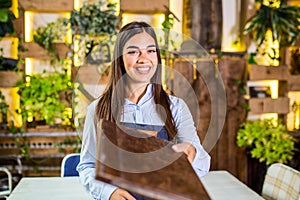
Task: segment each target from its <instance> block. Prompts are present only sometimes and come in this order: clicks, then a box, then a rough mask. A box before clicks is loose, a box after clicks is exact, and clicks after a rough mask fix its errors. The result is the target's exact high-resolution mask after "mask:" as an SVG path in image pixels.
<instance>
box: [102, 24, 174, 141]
mask: <svg viewBox="0 0 300 200" xmlns="http://www.w3.org/2000/svg"><path fill="white" fill-rule="evenodd" d="M142 32H146V33H148V34H149V35H150V36H151V37H152V38H153V39H154V41H155V45H156V47H157V58H158V66H157V69H156V72H155V74H154V75H153V77H152V78H151V83H152V85H153V86H152V94H153V95H154V102H155V103H156V104H158V105H161V106H157V107H156V108H157V109H156V110H157V112H158V114H159V116H160V118H161V119H162V120H164V119H165V127H166V129H167V131H168V135H169V138H170V139H173V138H174V136H175V135H176V133H177V129H176V125H175V121H174V118H173V116H172V113H171V109H170V99H169V96H168V94H167V93H166V92H165V90H164V89H163V88H162V85H161V57H160V50H159V48H158V43H157V38H156V34H155V32H154V30H153V28H152V27H151V26H150V25H149V24H147V23H145V22H131V23H129V24H127V25H125V26H124V27H122V28H121V30H120V32H119V34H118V36H117V39H116V44H115V48H114V53H113V61H112V63H111V67H110V78H109V81H108V84H107V86H106V89H105V91H104V93H103V94H102V95H101V96H100V99H99V103H98V105H97V107H96V117H97V119H98V120H99V119H106V120H109V121H113V122H115V121H118V120H120V115H121V113H122V111H123V106H124V99H125V85H126V78H125V77H126V76H124V75H126V71H125V67H124V61H123V56H122V54H123V48H124V46H125V44H126V42H127V41H128V40H129V39H130V38H131V37H133V36H134V35H136V34H139V33H142Z"/></svg>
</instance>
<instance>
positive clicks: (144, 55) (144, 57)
mask: <svg viewBox="0 0 300 200" xmlns="http://www.w3.org/2000/svg"><path fill="white" fill-rule="evenodd" d="M137 61H138V63H145V62H148V61H149V60H148V57H147V51H146V50H141V51H140V55H139V58H138V60H137Z"/></svg>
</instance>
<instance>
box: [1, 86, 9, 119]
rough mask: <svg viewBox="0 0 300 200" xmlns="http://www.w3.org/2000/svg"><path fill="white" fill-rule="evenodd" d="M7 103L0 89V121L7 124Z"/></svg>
mask: <svg viewBox="0 0 300 200" xmlns="http://www.w3.org/2000/svg"><path fill="white" fill-rule="evenodd" d="M7 111H8V104H7V103H6V101H5V96H4V95H3V94H2V92H1V91H0V116H1V119H0V122H2V123H4V124H7Z"/></svg>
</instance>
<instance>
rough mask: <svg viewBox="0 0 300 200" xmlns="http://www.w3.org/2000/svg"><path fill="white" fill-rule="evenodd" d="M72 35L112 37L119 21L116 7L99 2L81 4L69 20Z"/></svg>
mask: <svg viewBox="0 0 300 200" xmlns="http://www.w3.org/2000/svg"><path fill="white" fill-rule="evenodd" d="M69 22H70V24H71V29H72V33H73V34H78V35H90V36H112V35H115V34H116V33H117V27H118V24H119V19H118V17H117V16H116V5H115V4H113V3H104V2H102V1H99V2H98V3H96V4H89V3H87V2H84V3H83V6H82V7H81V8H80V10H73V11H72V12H71V17H70V20H69Z"/></svg>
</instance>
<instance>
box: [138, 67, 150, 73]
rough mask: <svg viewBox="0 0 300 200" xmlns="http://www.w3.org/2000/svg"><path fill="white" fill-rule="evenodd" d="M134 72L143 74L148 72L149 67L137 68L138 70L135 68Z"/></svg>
mask: <svg viewBox="0 0 300 200" xmlns="http://www.w3.org/2000/svg"><path fill="white" fill-rule="evenodd" d="M136 70H137V71H141V72H145V71H148V70H150V67H138V68H136Z"/></svg>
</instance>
